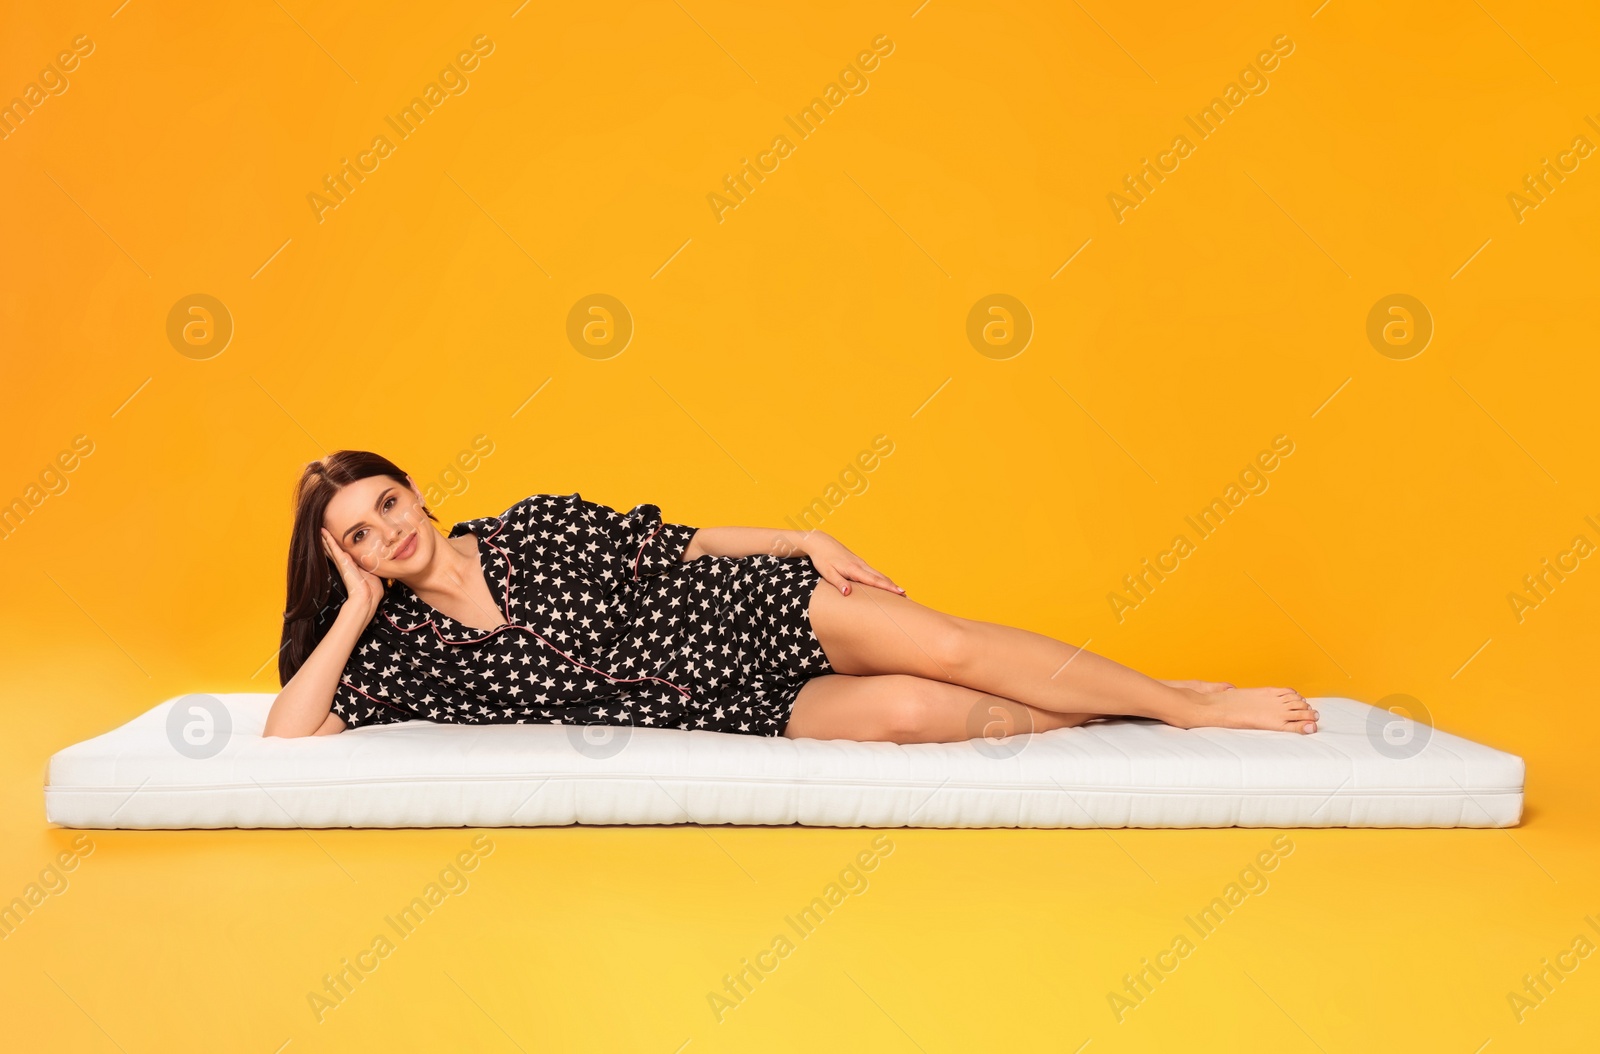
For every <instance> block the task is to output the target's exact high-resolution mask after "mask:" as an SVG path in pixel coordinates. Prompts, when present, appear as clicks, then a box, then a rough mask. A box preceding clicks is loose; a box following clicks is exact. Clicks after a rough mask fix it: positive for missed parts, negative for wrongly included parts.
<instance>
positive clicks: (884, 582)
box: [683, 527, 906, 596]
mask: <svg viewBox="0 0 1600 1054" xmlns="http://www.w3.org/2000/svg"><path fill="white" fill-rule="evenodd" d="M763 554H771V555H772V556H778V557H788V556H809V557H811V563H812V564H813V565H815V566H816V568H817V570H818V572H820V573H821V575H822V577H823V579H824V580H826V581H827V582H828V583H829V584H830V585H832V586H834V587H835V588H836V589H838V590H839V592H840V593H843V594H845V595H846V596H848V595H849V594H850V583H851V582H852V581H854V582H860V583H861V584H863V585H869V586H876V587H877V588H879V589H887V590H889V591H890V592H891V593H898V594H900V595H901V596H905V592H906V591H905V590H904V589H901V588H900V587H899V586H897V585H895V584H894V582H893V581H891V580H890V578H889V576H888V575H885V574H882V573H881V572H878V571H874V570H873V569H872V568H871V567H868V566H867V564H866V562H865V561H864V560H862V559H861V558H860V557H859V556H857V555H856V554H855V553H852V552H851V551H850V550H849V549H846V548H845V547H844V545H843V544H841V543H840V541H839V540H838V539H837V538H835V537H834V536H833V535H831V534H829V533H827V532H826V531H788V530H779V529H776V528H772V527H702V528H700V529H699V530H698V531H696V532H695V533H694V537H692V538H690V539H689V544H688V545H686V546H684V549H683V559H684V560H694V559H697V558H699V557H702V556H734V557H739V556H757V555H763Z"/></svg>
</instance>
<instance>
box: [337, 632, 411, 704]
mask: <svg viewBox="0 0 1600 1054" xmlns="http://www.w3.org/2000/svg"><path fill="white" fill-rule="evenodd" d="M382 619H383V616H382V615H376V616H374V617H373V620H372V621H371V622H369V623H368V624H367V627H366V629H364V630H362V631H361V637H360V639H359V640H358V641H357V642H356V646H355V647H354V648H352V649H351V651H350V658H349V659H348V660H347V661H346V662H345V664H344V672H343V673H341V674H340V675H339V683H338V685H337V686H335V688H334V691H333V708H332V712H333V713H334V714H336V715H337V716H338V717H339V718H340V720H342V721H344V723H345V726H346V731H348V730H349V729H352V728H360V727H361V726H362V725H387V724H390V723H391V722H394V721H411V720H415V719H416V715H415V714H413V713H412V712H411V708H410V705H409V704H410V698H411V696H410V692H409V691H407V689H406V687H405V685H404V682H403V681H402V678H401V674H400V671H401V670H402V669H403V668H404V663H403V662H402V660H401V658H400V655H399V651H398V649H397V647H396V643H397V642H395V641H392V640H390V633H392V630H388V627H387V626H386V625H380V623H381V622H382ZM386 630H387V632H386Z"/></svg>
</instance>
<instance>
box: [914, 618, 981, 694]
mask: <svg viewBox="0 0 1600 1054" xmlns="http://www.w3.org/2000/svg"><path fill="white" fill-rule="evenodd" d="M979 637H980V633H979V629H978V625H977V624H976V623H974V622H972V621H971V620H969V619H964V618H959V617H957V616H955V615H941V616H940V617H939V618H938V619H936V620H934V623H933V625H932V627H931V628H930V629H929V630H928V631H927V634H926V639H925V641H924V643H923V648H924V650H925V651H926V652H927V654H928V657H929V658H931V659H932V660H933V662H934V664H935V665H936V666H937V667H938V676H939V677H940V678H943V679H945V680H949V681H958V682H959V681H963V680H964V679H965V677H966V675H967V674H970V673H971V671H972V669H973V666H974V665H975V664H976V663H978V662H979V661H981V659H980V656H981V650H982V647H983V645H982V643H981V641H980V640H979Z"/></svg>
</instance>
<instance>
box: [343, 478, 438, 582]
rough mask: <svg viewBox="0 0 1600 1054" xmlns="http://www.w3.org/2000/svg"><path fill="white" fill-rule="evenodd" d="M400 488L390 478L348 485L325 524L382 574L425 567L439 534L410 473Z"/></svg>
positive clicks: (366, 566) (365, 564)
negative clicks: (425, 509)
mask: <svg viewBox="0 0 1600 1054" xmlns="http://www.w3.org/2000/svg"><path fill="white" fill-rule="evenodd" d="M406 484H407V485H406V486H401V485H400V484H398V483H396V482H395V481H394V480H392V479H390V478H389V477H388V476H368V477H367V478H366V479H358V480H356V481H355V482H354V483H347V484H345V485H344V486H343V487H341V488H340V489H339V493H337V494H335V495H334V496H333V499H332V500H331V501H329V502H328V510H327V512H326V513H324V515H323V521H322V524H323V526H324V527H326V528H327V529H328V533H329V534H331V535H333V540H334V542H335V543H336V544H337V545H338V546H339V547H340V548H341V549H343V550H344V551H345V552H347V553H349V554H350V556H351V558H352V559H354V560H355V562H356V563H357V564H358V565H359V566H361V567H362V568H363V569H365V570H367V571H369V572H371V573H372V574H375V575H377V576H378V577H379V578H402V577H404V576H405V574H406V573H407V572H408V571H414V570H416V569H418V568H421V567H426V566H427V564H428V561H429V560H431V559H432V558H433V549H434V546H435V545H436V544H437V543H438V539H439V534H438V532H437V531H435V530H433V529H432V524H433V521H432V520H430V519H428V514H427V513H426V512H425V511H423V503H422V493H421V492H420V491H418V490H417V485H416V483H415V482H413V481H412V479H411V477H410V476H407V477H406Z"/></svg>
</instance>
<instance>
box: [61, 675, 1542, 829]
mask: <svg viewBox="0 0 1600 1054" xmlns="http://www.w3.org/2000/svg"><path fill="white" fill-rule="evenodd" d="M272 699H273V696H272V694H270V693H234V694H219V695H189V696H180V697H175V698H173V699H169V700H167V701H165V702H163V703H161V704H160V705H158V706H156V707H153V708H152V709H150V710H149V711H147V712H145V713H143V714H140V715H139V716H138V717H135V718H134V719H133V720H131V721H129V722H128V723H127V724H125V725H122V726H121V727H120V728H115V729H113V730H111V731H110V732H107V733H105V734H104V735H100V736H96V737H94V738H93V739H89V740H85V741H84V742H82V743H77V744H74V745H73V746H69V747H67V748H65V749H63V750H61V751H59V752H58V753H56V754H55V755H54V756H53V757H51V759H50V766H49V780H48V785H47V786H46V787H45V792H44V796H45V814H46V817H47V818H48V819H49V820H50V822H52V823H56V824H60V825H62V826H65V827H87V828H214V827H463V826H464V827H520V826H542V825H552V824H573V823H584V824H676V823H698V824H795V823H798V824H807V825H813V826H830V827H1511V826H1515V825H1516V824H1517V822H1518V820H1519V819H1520V818H1521V815H1522V782H1523V774H1524V764H1523V760H1522V759H1521V758H1520V757H1517V756H1516V755H1513V754H1507V753H1503V752H1501V751H1499V750H1495V749H1493V748H1491V747H1486V746H1483V745H1481V744H1478V743H1474V742H1472V741H1470V740H1466V739H1462V738H1460V737H1459V736H1454V735H1451V734H1449V733H1447V732H1443V731H1440V730H1438V729H1430V728H1428V727H1427V726H1424V725H1414V724H1412V723H1411V722H1409V721H1406V720H1405V719H1402V718H1399V717H1395V716H1393V715H1391V714H1389V713H1387V712H1385V711H1381V710H1377V709H1376V708H1374V707H1371V706H1368V705H1366V704H1364V703H1360V702H1356V701H1355V700H1352V699H1340V698H1322V699H1314V700H1312V705H1313V706H1315V707H1316V709H1317V710H1319V711H1320V712H1321V715H1322V717H1321V720H1320V722H1319V731H1318V732H1317V733H1315V734H1312V735H1296V734H1291V733H1282V732H1265V731H1253V730H1250V731H1246V730H1235V729H1196V730H1191V731H1185V730H1182V729H1177V728H1172V727H1170V726H1168V725H1164V724H1161V723H1159V722H1156V721H1150V720H1144V719H1138V718H1117V719H1114V720H1110V721H1105V722H1092V723H1090V724H1088V725H1085V726H1082V727H1079V728H1062V729H1056V730H1054V731H1050V732H1043V733H1039V734H1036V735H1030V736H1014V737H1011V738H1008V739H1004V740H972V741H967V742H962V743H919V744H912V745H907V746H902V745H898V744H894V743H858V742H853V741H849V740H818V739H800V740H791V739H784V738H781V737H779V738H767V737H761V736H746V735H733V734H729V733H723V732H704V731H694V732H685V731H680V730H677V729H654V728H635V729H611V730H609V731H611V732H613V733H615V734H617V737H618V738H615V739H612V740H611V741H610V742H609V743H600V742H598V736H599V735H600V733H601V732H602V730H600V729H594V728H590V729H584V728H583V727H581V726H563V725H476V726H467V725H444V724H435V723H432V722H428V721H402V722H397V723H394V724H387V725H377V726H370V727H365V728H361V729H356V730H353V731H348V732H342V733H340V734H338V735H331V736H313V737H307V738H303V739H281V738H270V739H265V738H262V736H261V729H262V727H263V725H264V723H265V721H266V715H267V710H268V708H269V706H270V705H271V703H272ZM179 703H182V704H183V705H182V706H181V707H179V706H178V705H177V704H179ZM197 703H199V704H201V705H199V706H198V707H197V706H196V704H197ZM208 707H209V709H210V711H211V715H212V718H214V723H213V724H212V725H211V726H210V731H209V733H208V732H207V727H208V726H207V725H206V723H205V721H204V720H200V715H203V714H204V713H205V711H206V709H207V708H208ZM175 710H176V713H174V711H175ZM191 715H194V716H191ZM197 720H198V721H199V722H200V723H198V724H196V723H195V722H196V721H197ZM184 722H189V724H190V730H189V737H188V738H186V735H185V732H184V725H183V723H184ZM1385 726H1387V731H1385ZM169 729H171V732H170V733H169ZM208 734H209V739H208V738H207V736H208ZM1386 737H1387V738H1386ZM194 739H198V740H199V742H194V741H193V740H194ZM580 745H581V749H580ZM206 755H209V756H206Z"/></svg>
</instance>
